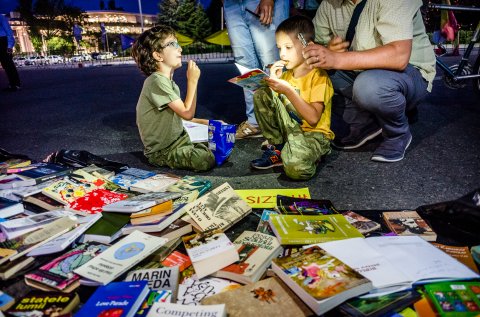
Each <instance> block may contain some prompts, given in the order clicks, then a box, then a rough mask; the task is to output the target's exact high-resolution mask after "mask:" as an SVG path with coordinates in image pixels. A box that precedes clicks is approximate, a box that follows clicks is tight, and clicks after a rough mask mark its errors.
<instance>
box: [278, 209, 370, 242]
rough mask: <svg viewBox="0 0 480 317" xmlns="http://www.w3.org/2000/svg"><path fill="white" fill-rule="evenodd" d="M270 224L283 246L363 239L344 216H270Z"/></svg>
mask: <svg viewBox="0 0 480 317" xmlns="http://www.w3.org/2000/svg"><path fill="white" fill-rule="evenodd" d="M269 223H270V226H271V228H272V230H273V232H274V233H275V236H276V237H277V238H278V240H279V241H280V243H281V244H282V245H285V244H311V243H319V242H326V241H332V240H340V239H350V238H356V237H363V235H362V234H361V233H360V232H359V231H358V230H357V229H355V228H354V227H353V226H352V225H351V224H350V223H349V222H348V221H347V220H346V219H345V217H344V216H342V215H322V216H302V215H299V216H295V215H270V219H269Z"/></svg>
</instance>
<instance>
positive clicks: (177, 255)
mask: <svg viewBox="0 0 480 317" xmlns="http://www.w3.org/2000/svg"><path fill="white" fill-rule="evenodd" d="M162 265H163V266H166V267H172V266H177V267H178V269H179V271H180V272H182V271H183V270H185V269H186V268H187V267H189V266H190V265H192V261H191V260H190V257H188V256H186V255H185V254H183V253H181V252H179V251H173V252H172V253H171V254H169V255H168V256H167V257H166V258H165V260H163V261H162Z"/></svg>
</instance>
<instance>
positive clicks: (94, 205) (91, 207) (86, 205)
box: [68, 188, 128, 216]
mask: <svg viewBox="0 0 480 317" xmlns="http://www.w3.org/2000/svg"><path fill="white" fill-rule="evenodd" d="M126 198H128V195H127V194H124V193H117V192H112V191H110V190H107V189H102V188H98V189H94V190H93V191H91V192H88V193H86V194H85V195H84V196H82V197H80V198H77V199H75V200H74V201H73V202H71V203H70V204H69V205H68V209H70V210H72V211H74V212H75V213H78V214H80V215H83V216H85V215H91V214H96V213H99V212H102V208H103V206H105V205H108V204H112V203H114V202H117V201H120V200H124V199H126Z"/></svg>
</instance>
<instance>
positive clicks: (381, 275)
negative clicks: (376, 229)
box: [317, 236, 480, 296]
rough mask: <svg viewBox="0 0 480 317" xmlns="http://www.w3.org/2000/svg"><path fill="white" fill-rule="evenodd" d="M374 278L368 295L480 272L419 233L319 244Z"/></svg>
mask: <svg viewBox="0 0 480 317" xmlns="http://www.w3.org/2000/svg"><path fill="white" fill-rule="evenodd" d="M317 245H318V246H320V247H321V248H322V249H324V250H325V251H327V252H328V253H330V254H331V255H333V256H335V257H336V258H338V259H340V260H341V261H343V262H344V263H346V264H347V265H349V266H350V267H352V268H353V269H354V270H356V271H357V272H359V273H360V274H363V275H364V276H365V277H366V278H368V279H369V280H371V281H372V283H373V286H374V288H375V289H374V290H373V291H371V292H370V294H369V295H366V296H370V295H372V296H380V295H384V294H389V293H393V292H398V291H401V290H404V289H408V288H411V287H412V285H413V284H417V283H427V282H432V281H441V280H456V279H472V278H479V277H480V276H479V275H478V274H476V273H475V272H473V271H472V270H470V269H469V268H468V267H466V266H465V265H463V264H462V263H460V262H458V261H457V260H455V259H454V258H452V257H451V256H449V255H448V254H446V253H444V252H443V251H441V250H439V249H437V248H436V247H435V246H433V245H431V244H430V243H428V242H427V241H425V240H423V239H422V238H420V237H417V236H403V237H402V236H395V237H371V238H366V239H362V238H353V239H345V240H337V241H331V242H325V243H319V244H317Z"/></svg>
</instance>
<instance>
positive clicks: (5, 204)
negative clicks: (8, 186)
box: [0, 197, 24, 218]
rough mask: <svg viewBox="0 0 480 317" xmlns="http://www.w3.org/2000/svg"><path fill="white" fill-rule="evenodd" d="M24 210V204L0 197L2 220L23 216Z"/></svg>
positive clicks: (0, 216) (0, 215)
mask: <svg viewBox="0 0 480 317" xmlns="http://www.w3.org/2000/svg"><path fill="white" fill-rule="evenodd" d="M23 210H24V209H23V205H22V203H19V202H18V201H14V200H11V199H8V198H3V197H0V218H9V217H12V216H15V215H18V214H21V213H22V212H23Z"/></svg>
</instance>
